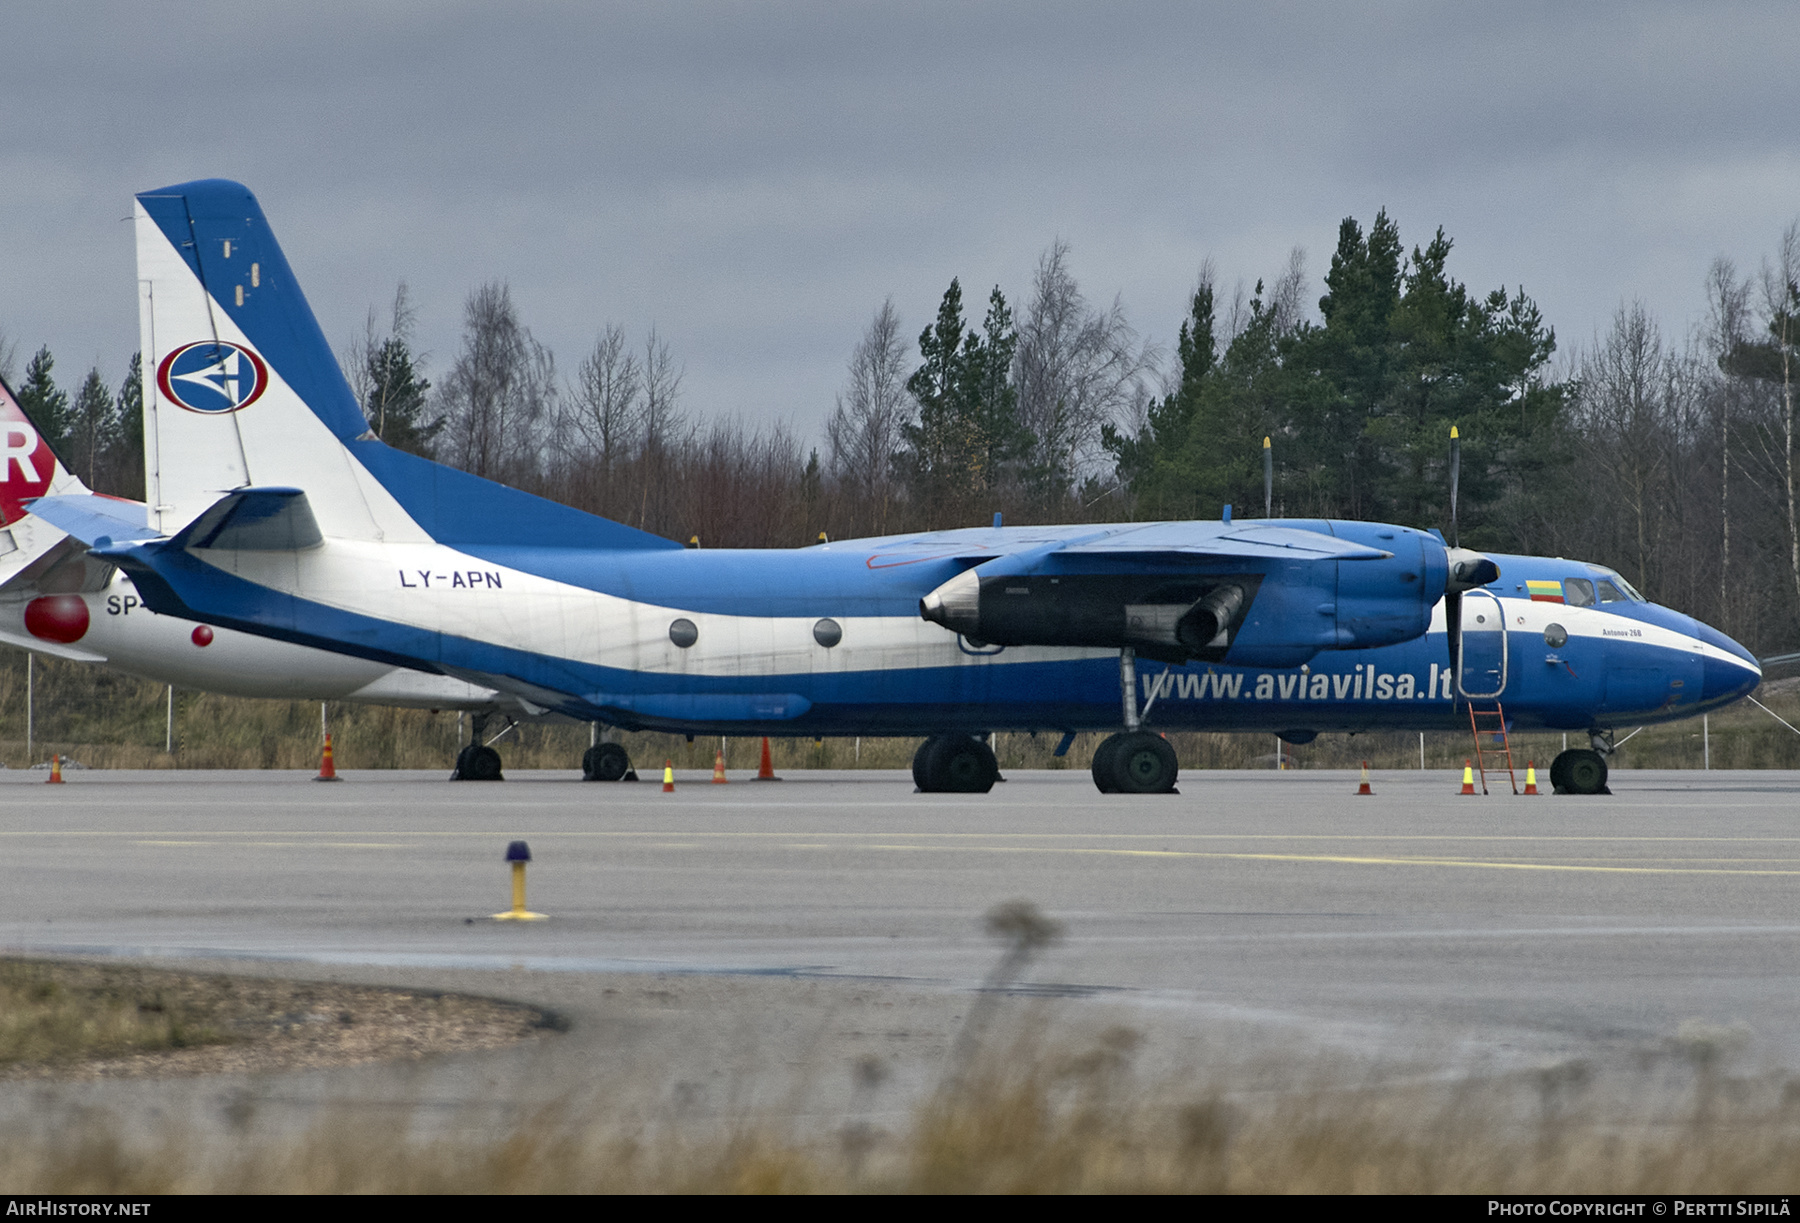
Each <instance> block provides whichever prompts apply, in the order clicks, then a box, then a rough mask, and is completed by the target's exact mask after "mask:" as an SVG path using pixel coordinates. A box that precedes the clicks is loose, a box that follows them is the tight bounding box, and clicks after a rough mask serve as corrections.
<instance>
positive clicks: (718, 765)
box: [713, 748, 726, 786]
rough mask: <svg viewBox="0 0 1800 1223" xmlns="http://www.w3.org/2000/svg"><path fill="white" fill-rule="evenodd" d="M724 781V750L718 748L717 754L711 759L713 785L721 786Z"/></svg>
mask: <svg viewBox="0 0 1800 1223" xmlns="http://www.w3.org/2000/svg"><path fill="white" fill-rule="evenodd" d="M725 780H726V779H725V749H724V748H720V749H719V754H718V755H717V756H714V757H713V785H715V786H722V785H724V784H725Z"/></svg>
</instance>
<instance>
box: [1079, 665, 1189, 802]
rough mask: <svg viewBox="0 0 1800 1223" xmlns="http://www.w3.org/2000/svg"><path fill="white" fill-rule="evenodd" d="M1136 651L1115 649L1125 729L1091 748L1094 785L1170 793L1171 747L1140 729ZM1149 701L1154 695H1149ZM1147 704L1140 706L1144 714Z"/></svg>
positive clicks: (1174, 768)
mask: <svg viewBox="0 0 1800 1223" xmlns="http://www.w3.org/2000/svg"><path fill="white" fill-rule="evenodd" d="M1137 689H1138V682H1137V653H1136V651H1134V650H1132V649H1131V647H1129V646H1127V647H1126V648H1125V649H1122V650H1120V651H1119V698H1120V702H1121V705H1122V707H1123V710H1124V714H1125V730H1124V732H1123V733H1121V734H1116V735H1108V736H1107V737H1106V738H1104V739H1102V740H1101V741H1100V746H1099V747H1098V748H1096V749H1094V764H1093V773H1094V785H1095V786H1096V787H1098V789H1099V791H1100V793H1102V794H1174V793H1175V792H1176V791H1175V778H1176V776H1177V775H1178V773H1179V772H1180V767H1179V764H1178V762H1177V761H1176V759H1175V749H1174V748H1172V747H1170V746H1169V741H1168V740H1167V739H1164V738H1163V737H1162V736H1161V735H1153V734H1151V733H1150V732H1149V731H1147V730H1144V729H1143V716H1142V715H1141V714H1140V713H1139V712H1138V705H1137ZM1150 699H1151V703H1152V704H1154V703H1155V700H1156V698H1155V697H1154V696H1152V697H1151V698H1150ZM1149 711H1150V707H1149V706H1148V705H1146V706H1145V707H1144V713H1148V712H1149Z"/></svg>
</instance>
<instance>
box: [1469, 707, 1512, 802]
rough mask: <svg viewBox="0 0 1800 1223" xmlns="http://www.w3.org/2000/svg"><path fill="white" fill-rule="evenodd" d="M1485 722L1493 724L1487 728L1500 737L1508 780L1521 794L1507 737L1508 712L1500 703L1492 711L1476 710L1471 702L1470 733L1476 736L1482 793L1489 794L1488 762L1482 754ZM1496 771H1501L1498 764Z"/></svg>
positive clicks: (1476, 758) (1476, 753)
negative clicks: (1483, 724)
mask: <svg viewBox="0 0 1800 1223" xmlns="http://www.w3.org/2000/svg"><path fill="white" fill-rule="evenodd" d="M1483 722H1491V723H1492V725H1491V726H1489V727H1487V728H1486V729H1487V731H1488V733H1489V734H1494V735H1498V736H1500V748H1501V750H1502V751H1503V752H1505V754H1506V779H1507V780H1508V781H1510V782H1511V783H1512V791H1513V793H1514V794H1517V793H1518V792H1519V779H1518V776H1517V775H1516V774H1515V772H1514V769H1513V754H1512V740H1511V739H1510V738H1508V737H1507V734H1506V711H1505V710H1504V709H1502V708H1501V707H1500V702H1499V701H1495V702H1494V707H1493V708H1492V709H1477V708H1475V702H1474V701H1470V702H1469V733H1470V734H1471V735H1472V736H1474V739H1475V764H1476V767H1477V768H1479V769H1480V770H1481V792H1482V793H1483V794H1486V793H1487V792H1488V788H1487V760H1486V759H1485V758H1484V757H1483V755H1482V752H1481V732H1482V725H1481V723H1483ZM1494 771H1495V772H1499V771H1500V770H1499V767H1498V764H1497V763H1496V766H1495V769H1494Z"/></svg>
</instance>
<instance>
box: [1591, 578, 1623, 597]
mask: <svg viewBox="0 0 1800 1223" xmlns="http://www.w3.org/2000/svg"><path fill="white" fill-rule="evenodd" d="M1594 585H1595V586H1597V587H1599V589H1600V601H1601V602H1602V603H1628V602H1630V600H1629V599H1627V598H1626V597H1625V593H1624V592H1623V591H1621V590H1620V589H1619V588H1618V587H1617V586H1614V585H1613V584H1612V583H1611V582H1609V581H1607V580H1606V579H1605V578H1601V579H1600V580H1599V581H1598V582H1596V583H1594Z"/></svg>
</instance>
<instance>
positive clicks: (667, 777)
mask: <svg viewBox="0 0 1800 1223" xmlns="http://www.w3.org/2000/svg"><path fill="white" fill-rule="evenodd" d="M663 793H664V794H673V793H675V767H674V766H673V765H671V764H670V763H669V762H668V761H667V760H665V761H663Z"/></svg>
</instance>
